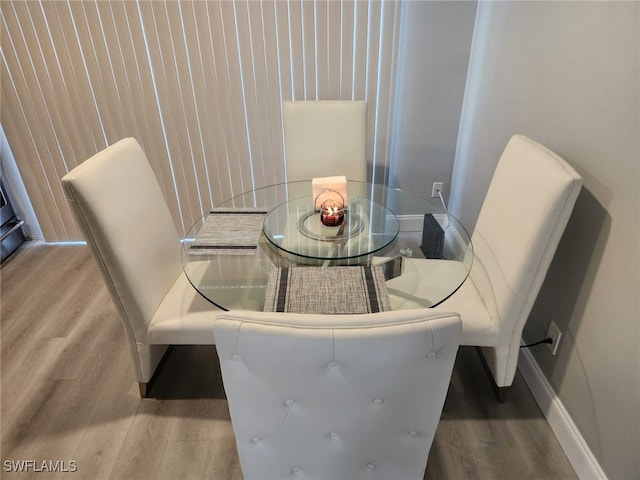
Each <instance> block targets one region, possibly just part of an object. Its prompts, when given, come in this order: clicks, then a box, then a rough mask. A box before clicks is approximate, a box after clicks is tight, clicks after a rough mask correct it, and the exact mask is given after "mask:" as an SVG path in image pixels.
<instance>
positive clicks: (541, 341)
mask: <svg viewBox="0 0 640 480" xmlns="http://www.w3.org/2000/svg"><path fill="white" fill-rule="evenodd" d="M541 343H551V344H552V343H553V339H552V338H551V337H547V338H545V339H544V340H540V341H539V342H535V343H530V344H529V345H520V348H529V347H535V346H536V345H540V344H541Z"/></svg>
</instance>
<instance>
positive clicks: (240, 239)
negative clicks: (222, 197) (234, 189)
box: [189, 208, 268, 255]
mask: <svg viewBox="0 0 640 480" xmlns="http://www.w3.org/2000/svg"><path fill="white" fill-rule="evenodd" d="M267 211H268V210H267V209H266V208H214V209H212V210H211V211H210V212H209V215H207V218H206V219H205V221H204V224H203V225H202V228H200V231H199V232H198V234H197V236H196V239H195V241H194V242H193V244H192V245H191V247H190V248H189V253H191V254H196V255H198V254H199V255H254V254H255V253H256V251H257V249H258V242H259V240H260V234H261V233H262V225H263V224H264V219H265V217H266V215H267Z"/></svg>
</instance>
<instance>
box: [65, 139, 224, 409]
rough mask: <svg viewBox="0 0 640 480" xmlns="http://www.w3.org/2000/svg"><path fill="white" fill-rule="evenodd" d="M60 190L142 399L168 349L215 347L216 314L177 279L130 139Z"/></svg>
mask: <svg viewBox="0 0 640 480" xmlns="http://www.w3.org/2000/svg"><path fill="white" fill-rule="evenodd" d="M62 187H63V189H64V192H65V196H66V199H67V201H68V203H69V206H70V208H71V211H72V212H73V214H74V217H75V219H76V222H77V225H78V226H79V228H80V229H81V231H82V232H83V234H84V237H85V239H86V241H87V244H88V245H89V247H90V248H91V252H92V254H93V257H94V259H95V260H96V262H97V264H98V267H99V268H100V271H101V273H102V276H103V278H104V281H105V283H106V285H107V287H108V289H109V293H110V294H111V298H112V299H113V302H114V304H115V306H116V308H117V310H118V313H119V314H120V318H121V320H122V324H123V326H124V333H125V337H126V339H127V344H128V347H129V352H130V354H131V359H132V361H133V369H134V373H135V377H136V379H137V381H138V384H139V387H140V395H141V396H142V397H145V396H147V394H148V387H149V386H150V383H151V382H152V380H153V378H154V373H155V372H156V368H157V367H158V365H159V363H160V362H161V359H162V358H163V356H164V354H165V352H166V351H167V347H168V346H169V345H176V344H187V345H188V344H214V343H215V336H214V332H213V323H214V321H215V316H216V311H217V309H216V308H215V307H214V306H213V305H212V304H211V303H209V302H208V301H206V300H204V299H203V298H202V297H201V296H200V295H199V294H198V293H197V292H196V290H195V289H194V288H193V287H192V286H191V284H190V283H189V281H188V280H187V278H186V277H185V275H184V272H183V270H182V262H181V259H180V255H181V254H180V248H181V245H180V237H179V235H178V232H177V230H176V227H175V225H174V223H173V220H172V218H171V214H170V212H169V208H168V206H167V204H166V201H165V199H164V196H163V194H162V191H161V190H160V185H159V184H158V182H157V179H156V177H155V175H154V173H153V170H152V169H151V166H150V165H149V162H148V161H147V158H146V156H145V154H144V151H143V150H142V148H141V146H140V145H139V144H138V142H137V141H136V140H135V139H133V138H125V139H123V140H120V141H119V142H117V143H115V144H113V145H111V146H109V147H107V148H106V149H104V150H103V151H101V152H99V153H97V154H96V155H94V156H93V157H91V158H90V159H88V160H86V161H85V162H83V163H82V164H80V165H78V166H77V167H76V168H74V169H73V170H72V171H70V172H69V173H68V174H67V175H65V176H64V177H63V179H62Z"/></svg>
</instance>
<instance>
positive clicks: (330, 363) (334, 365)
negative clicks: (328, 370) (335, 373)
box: [329, 362, 338, 367]
mask: <svg viewBox="0 0 640 480" xmlns="http://www.w3.org/2000/svg"><path fill="white" fill-rule="evenodd" d="M329 366H330V367H337V366H338V364H337V363H336V362H329Z"/></svg>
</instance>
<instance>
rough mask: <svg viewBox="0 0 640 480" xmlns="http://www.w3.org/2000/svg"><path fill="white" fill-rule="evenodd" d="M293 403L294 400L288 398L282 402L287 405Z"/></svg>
mask: <svg viewBox="0 0 640 480" xmlns="http://www.w3.org/2000/svg"><path fill="white" fill-rule="evenodd" d="M294 403H296V402H295V401H293V400H291V399H290V398H289V399H287V400H285V402H284V404H285V405H286V406H287V407H288V406H291V405H293V404H294Z"/></svg>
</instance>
